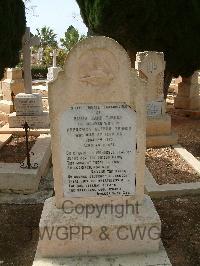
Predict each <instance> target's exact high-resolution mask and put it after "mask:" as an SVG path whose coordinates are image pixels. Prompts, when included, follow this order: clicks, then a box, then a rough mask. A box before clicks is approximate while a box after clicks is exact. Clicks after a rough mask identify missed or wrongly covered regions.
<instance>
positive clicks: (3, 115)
mask: <svg viewBox="0 0 200 266" xmlns="http://www.w3.org/2000/svg"><path fill="white" fill-rule="evenodd" d="M0 121H3V123H8V114H6V113H4V112H1V111H0Z"/></svg>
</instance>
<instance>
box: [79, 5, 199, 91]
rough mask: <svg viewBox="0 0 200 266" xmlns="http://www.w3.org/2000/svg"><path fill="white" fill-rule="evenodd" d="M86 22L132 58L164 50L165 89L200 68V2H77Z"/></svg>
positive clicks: (91, 29)
mask: <svg viewBox="0 0 200 266" xmlns="http://www.w3.org/2000/svg"><path fill="white" fill-rule="evenodd" d="M77 3H78V5H79V7H80V9H81V15H82V17H83V20H84V23H85V24H86V25H87V27H88V28H89V29H90V31H92V32H94V34H98V35H99V34H100V35H105V36H109V37H112V38H114V39H116V40H117V41H118V42H119V43H121V44H122V45H123V46H124V48H125V49H126V50H127V51H128V52H129V54H130V55H131V59H132V63H133V61H134V60H135V54H136V52H138V51H161V52H164V55H165V60H166V70H165V88H164V93H165V96H166V92H167V91H166V89H167V88H168V85H169V82H170V81H171V78H172V76H174V77H178V76H179V75H181V76H182V77H188V76H190V75H192V74H193V72H194V71H195V70H198V69H200V1H199V0H190V1H188V0H106V1H105V0H77Z"/></svg>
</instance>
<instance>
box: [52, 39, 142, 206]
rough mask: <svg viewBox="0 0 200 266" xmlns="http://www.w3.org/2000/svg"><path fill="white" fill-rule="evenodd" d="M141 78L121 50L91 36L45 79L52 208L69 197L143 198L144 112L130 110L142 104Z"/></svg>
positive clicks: (115, 44) (112, 42) (114, 45)
mask: <svg viewBox="0 0 200 266" xmlns="http://www.w3.org/2000/svg"><path fill="white" fill-rule="evenodd" d="M132 82H133V83H134V84H132V85H131V83H132ZM140 82H141V81H140V79H139V78H138V77H137V72H136V71H135V72H134V73H131V66H130V61H129V58H128V56H127V54H126V52H125V51H124V49H122V48H121V46H119V44H118V43H116V42H115V41H113V40H112V39H109V38H102V37H99V38H98V37H95V38H91V39H89V40H86V41H85V42H81V44H80V45H79V46H78V47H77V48H76V49H74V50H73V51H72V52H71V53H70V55H69V56H68V60H67V62H66V65H65V70H64V72H63V71H62V72H60V73H59V74H58V78H57V80H55V81H54V82H50V83H49V110H50V118H51V134H52V153H53V164H54V178H55V191H56V198H57V206H61V205H62V202H63V200H64V199H67V198H71V197H73V199H74V201H76V200H77V201H80V199H82V200H87V198H90V197H94V200H95V201H97V202H98V197H100V196H103V195H104V197H103V198H105V201H106V200H107V201H109V200H110V199H108V197H107V196H119V197H122V196H124V195H126V196H129V197H130V198H133V197H134V198H135V197H140V195H141V198H142V197H143V192H144V185H143V178H144V176H143V174H144V173H143V169H144V161H143V160H144V150H145V137H144V134H145V132H144V131H143V126H142V125H140V123H145V121H144V118H141V117H140V118H138V116H140V115H141V114H142V113H143V111H138V112H139V113H138V115H136V113H135V111H136V112H137V108H138V106H140V107H139V108H141V109H142V108H143V103H141V102H140V101H142V100H141V99H139V100H137V97H138V96H137V94H138V93H136V92H135V91H136V90H140V89H141V91H143V89H142V86H144V84H143V83H140ZM133 90H134V93H133ZM132 95H134V98H135V102H136V106H137V108H135V107H134V106H133V99H132ZM129 106H132V108H130V107H129ZM134 108H135V109H134ZM138 110H139V109H138ZM140 139H142V140H144V142H143V141H140ZM140 156H141V157H140ZM138 158H140V159H138ZM142 162H143V163H142ZM140 169H142V170H141V172H140ZM139 172H140V173H139ZM136 179H137V181H136ZM84 180H85V181H84ZM135 183H137V185H136V186H135ZM120 200H122V199H121V198H120Z"/></svg>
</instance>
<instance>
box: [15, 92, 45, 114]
mask: <svg viewBox="0 0 200 266" xmlns="http://www.w3.org/2000/svg"><path fill="white" fill-rule="evenodd" d="M15 109H16V115H17V116H21V115H23V116H29V115H30V116H39V115H42V113H43V105H42V95H41V94H39V93H33V94H26V93H19V94H18V95H17V96H16V97H15Z"/></svg>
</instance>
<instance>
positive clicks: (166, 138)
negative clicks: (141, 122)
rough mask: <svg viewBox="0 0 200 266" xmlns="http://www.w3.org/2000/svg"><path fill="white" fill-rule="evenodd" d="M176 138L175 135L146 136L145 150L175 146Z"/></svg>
mask: <svg viewBox="0 0 200 266" xmlns="http://www.w3.org/2000/svg"><path fill="white" fill-rule="evenodd" d="M177 141H178V136H177V134H176V133H171V134H170V135H162V136H147V148H152V147H164V146H170V145H174V144H176V143H177Z"/></svg>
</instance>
